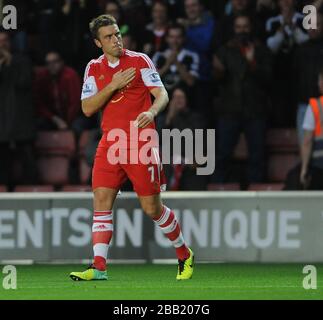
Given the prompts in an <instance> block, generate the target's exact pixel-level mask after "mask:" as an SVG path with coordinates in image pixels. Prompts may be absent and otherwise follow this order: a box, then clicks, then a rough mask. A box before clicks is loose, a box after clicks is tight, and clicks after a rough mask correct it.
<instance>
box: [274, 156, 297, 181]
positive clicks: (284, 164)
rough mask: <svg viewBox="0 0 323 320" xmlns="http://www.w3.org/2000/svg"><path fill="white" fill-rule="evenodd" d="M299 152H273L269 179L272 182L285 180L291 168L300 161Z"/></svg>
mask: <svg viewBox="0 0 323 320" xmlns="http://www.w3.org/2000/svg"><path fill="white" fill-rule="evenodd" d="M299 161H300V160H299V156H298V155H297V154H294V153H293V154H273V155H271V156H270V157H269V160H268V180H269V181H270V182H283V181H285V179H286V177H287V174H288V172H289V170H291V169H292V168H294V167H295V166H296V164H297V163H298V162H299Z"/></svg>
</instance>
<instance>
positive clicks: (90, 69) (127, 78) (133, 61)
mask: <svg viewBox="0 0 323 320" xmlns="http://www.w3.org/2000/svg"><path fill="white" fill-rule="evenodd" d="M90 30H91V33H92V35H93V38H94V42H95V44H96V45H97V46H98V47H99V48H101V49H102V51H103V55H102V56H100V57H99V58H98V59H96V60H91V61H90V62H89V64H88V65H87V67H86V70H85V76H84V84H83V89H82V97H81V99H82V110H83V112H84V114H85V115H86V116H88V117H90V116H91V115H93V114H94V113H96V112H98V111H102V122H101V127H102V132H103V135H102V138H101V141H100V143H99V146H98V148H97V152H96V156H95V160H94V166H93V174H92V188H93V192H94V216H93V226H92V240H93V251H94V261H93V263H92V265H91V266H90V267H89V268H88V269H87V270H85V271H83V272H72V273H71V274H70V277H71V278H72V279H73V280H106V279H107V271H106V260H107V255H108V248H109V243H110V241H111V237H112V232H113V213H112V207H113V203H114V201H115V198H116V196H117V193H118V191H119V189H120V188H121V186H122V184H123V183H124V182H125V181H126V179H127V177H128V178H129V179H130V180H131V182H132V184H133V187H134V190H135V192H136V193H137V195H138V198H139V201H140V204H141V207H142V209H143V211H144V212H145V213H146V214H147V215H148V216H149V217H151V218H152V219H153V220H154V221H155V223H156V224H157V225H158V226H159V227H160V228H161V230H162V232H163V233H164V234H165V236H166V237H167V238H168V239H169V240H170V241H171V242H172V244H173V246H174V247H175V250H176V255H177V258H178V272H177V276H176V279H177V280H186V279H190V278H191V277H192V274H193V263H194V254H193V251H192V250H191V249H190V248H188V246H187V245H186V243H185V241H184V239H183V235H182V232H181V228H180V226H179V223H178V221H177V219H176V216H175V214H174V212H173V211H172V210H171V209H169V208H168V207H167V206H166V205H164V204H163V203H162V201H161V198H160V191H161V188H162V186H163V182H162V176H163V174H162V173H163V172H161V170H162V165H161V163H160V161H159V154H158V151H157V150H156V148H153V147H152V148H151V150H150V154H151V155H153V156H154V157H155V159H156V161H154V162H153V163H149V164H145V163H146V162H145V161H140V160H139V161H138V162H137V163H132V161H126V163H125V162H124V161H120V162H119V163H115V162H113V161H110V160H111V159H110V158H111V154H113V152H114V150H113V148H115V141H112V140H111V136H112V135H113V134H112V132H118V130H119V131H120V130H122V132H123V133H124V135H121V134H120V136H119V137H118V138H119V140H120V141H121V142H122V140H124V141H123V142H124V143H125V144H124V146H125V147H124V149H120V150H118V151H117V153H119V155H120V153H122V152H123V151H124V150H126V153H125V155H126V156H125V157H126V158H127V159H126V160H129V159H128V157H129V153H130V152H129V151H130V147H129V142H130V141H132V140H134V139H135V140H137V143H138V148H140V147H141V146H142V145H144V143H143V142H141V141H139V140H138V137H133V136H131V134H130V132H131V126H133V127H137V130H138V134H140V132H141V131H143V130H147V129H151V130H154V129H155V124H154V118H155V117H156V116H157V114H158V113H159V112H161V111H162V110H163V109H164V108H165V107H166V105H167V103H168V100H169V99H168V94H167V91H166V90H165V88H164V86H163V84H162V82H161V80H160V77H159V74H158V73H157V71H156V69H155V67H154V65H153V63H152V62H151V60H150V58H149V57H148V56H147V55H145V54H142V53H138V52H134V51H129V50H125V49H123V44H122V39H121V35H120V30H119V27H118V25H117V23H116V20H115V19H114V18H113V17H112V16H110V15H101V16H99V17H97V18H95V19H93V20H92V21H91V23H90ZM151 95H153V97H154V102H153V103H152V101H151ZM116 130H117V131H116ZM120 141H119V142H120ZM127 143H128V144H127ZM123 154H124V153H123ZM109 155H110V156H109ZM129 162H131V163H129Z"/></svg>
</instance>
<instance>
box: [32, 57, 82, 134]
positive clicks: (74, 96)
mask: <svg viewBox="0 0 323 320" xmlns="http://www.w3.org/2000/svg"><path fill="white" fill-rule="evenodd" d="M45 61H46V68H42V69H40V70H39V71H38V72H37V75H36V79H35V88H34V89H35V90H34V94H35V102H36V106H37V111H38V128H39V129H41V130H65V129H70V128H71V127H72V123H73V121H74V120H75V119H76V118H77V116H78V115H79V114H80V110H81V105H80V96H81V79H80V77H79V75H78V74H77V73H76V71H75V70H73V69H72V68H70V67H68V66H66V65H65V63H64V61H63V59H62V57H61V55H60V54H59V53H58V52H56V51H52V52H49V53H47V55H46V59H45Z"/></svg>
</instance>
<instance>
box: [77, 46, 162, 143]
mask: <svg viewBox="0 0 323 320" xmlns="http://www.w3.org/2000/svg"><path fill="white" fill-rule="evenodd" d="M131 67H134V68H135V69H136V76H135V79H134V80H133V81H132V82H130V83H129V84H128V85H127V87H125V88H123V89H121V90H119V91H118V92H116V93H115V94H114V95H113V97H112V98H111V100H110V101H109V102H108V103H107V104H106V105H105V106H104V107H103V108H102V111H103V116H102V122H101V128H102V131H103V132H104V133H108V132H109V131H110V130H111V129H115V128H120V129H123V130H125V132H126V133H127V137H128V138H127V140H129V138H130V137H129V129H130V121H135V120H136V118H137V116H138V115H139V114H140V113H141V112H144V111H147V110H148V109H149V108H150V107H151V104H152V102H151V96H150V90H151V89H152V88H155V87H162V86H163V83H162V82H161V80H160V76H159V74H158V72H157V71H156V68H155V66H154V64H153V62H152V61H151V60H150V58H149V57H148V56H147V55H145V54H143V53H138V52H134V51H130V50H123V53H122V55H121V57H120V59H119V60H118V61H117V62H116V63H115V64H111V63H110V62H109V61H108V59H107V58H106V56H105V55H102V56H100V57H99V58H98V59H96V60H91V61H90V62H89V63H88V65H87V67H86V69H85V75H84V84H83V88H82V96H81V99H82V100H83V99H85V98H89V97H91V96H93V95H95V94H96V93H98V92H99V91H100V90H102V89H103V88H104V87H105V86H107V85H108V84H109V83H110V82H111V80H112V77H113V75H114V74H115V73H116V72H118V71H120V70H126V69H128V68H131ZM148 128H152V129H154V128H155V125H154V123H152V124H150V125H149V126H148ZM140 130H141V129H139V133H140Z"/></svg>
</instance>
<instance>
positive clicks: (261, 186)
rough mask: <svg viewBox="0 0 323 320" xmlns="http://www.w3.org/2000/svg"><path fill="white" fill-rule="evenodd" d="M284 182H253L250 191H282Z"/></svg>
mask: <svg viewBox="0 0 323 320" xmlns="http://www.w3.org/2000/svg"><path fill="white" fill-rule="evenodd" d="M283 187H284V184H283V183H252V184H250V185H249V187H248V191H280V190H283Z"/></svg>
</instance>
